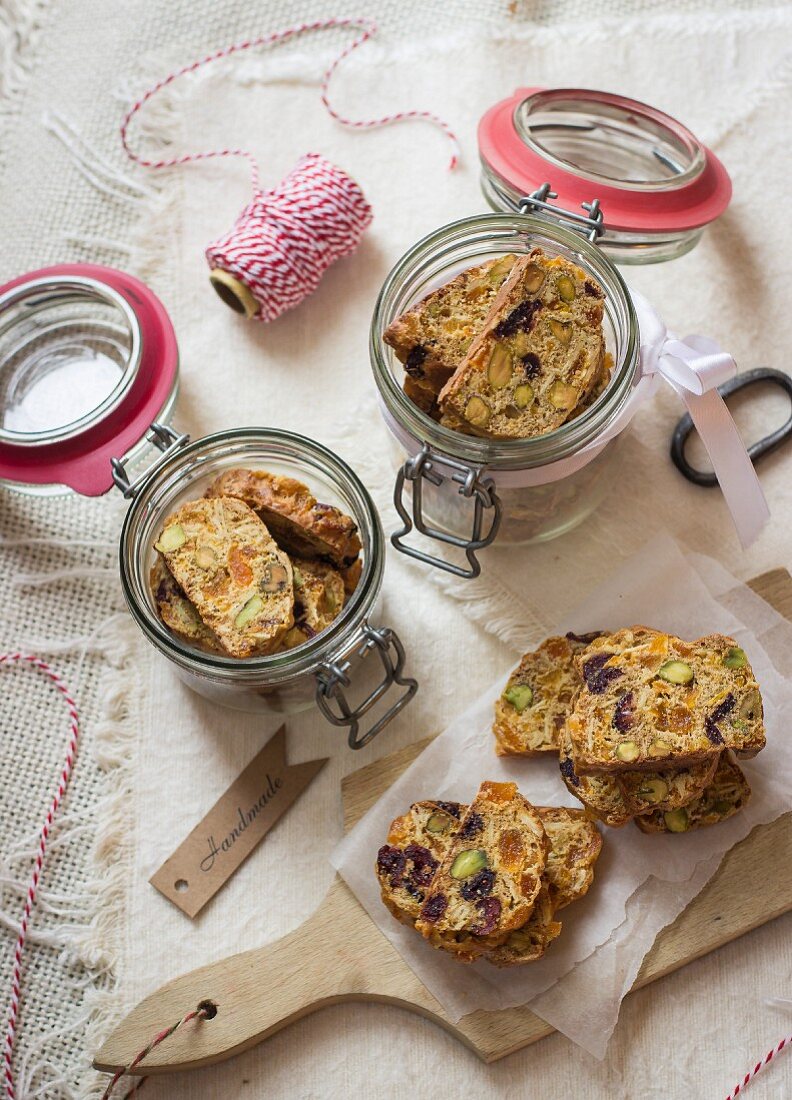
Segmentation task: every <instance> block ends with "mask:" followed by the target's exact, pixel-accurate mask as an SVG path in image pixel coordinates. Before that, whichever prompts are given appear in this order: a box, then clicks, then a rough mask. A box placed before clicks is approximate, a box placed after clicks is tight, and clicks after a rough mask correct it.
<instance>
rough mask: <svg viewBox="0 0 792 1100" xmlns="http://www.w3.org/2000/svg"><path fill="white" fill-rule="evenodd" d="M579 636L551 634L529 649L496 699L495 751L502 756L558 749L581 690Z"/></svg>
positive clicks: (581, 645) (582, 646)
mask: <svg viewBox="0 0 792 1100" xmlns="http://www.w3.org/2000/svg"><path fill="white" fill-rule="evenodd" d="M583 648H585V644H581V643H580V642H577V641H575V639H574V636H567V637H552V638H547V639H546V640H545V641H544V642H542V644H541V645H540V646H538V647H537V648H536V649H534V650H531V651H530V652H528V653H526V654H525V655H524V656H523V658H522V660H521V661H520V663H519V665H518V666H517V668H516V669H515V670H514V671H513V672H512V674H511V676H510V677H509V680H508V683H507V684H506V687H505V689H504V691H503V694H502V695H501V696H500V698H499V699H497V700H496V702H495V720H494V722H493V726H492V732H493V733H494V735H495V751H496V753H497V754H498V755H499V756H534V755H536V754H538V753H543V752H558V750H559V744H560V743H559V731H560V729H561V727H562V726H563V723H564V720H565V718H566V714H567V712H568V710H569V708H570V706H571V704H572V702H573V700H574V699H575V697H576V695H577V693H578V691H579V689H580V682H581V681H580V673H579V672H578V671H577V669H576V667H575V664H574V656H575V653H576V652H579V651H580V650H581V649H583Z"/></svg>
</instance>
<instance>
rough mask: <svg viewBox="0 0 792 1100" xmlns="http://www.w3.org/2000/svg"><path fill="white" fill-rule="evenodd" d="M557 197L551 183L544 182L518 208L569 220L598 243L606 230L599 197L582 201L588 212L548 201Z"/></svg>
mask: <svg viewBox="0 0 792 1100" xmlns="http://www.w3.org/2000/svg"><path fill="white" fill-rule="evenodd" d="M557 198H558V193H557V192H556V191H551V190H550V184H549V183H543V184H542V186H541V187H538V188H537V189H536V191H534V192H532V193H531V194H530V195H526V197H525V198H523V199H520V202H519V203H518V209H519V211H520V213H521V214H535V213H539V214H542V213H544V214H545V215H547V216H548V217H551V218H555V220H556V221H559V222H567V223H569V224H570V225H571V226H572V228H573V229H579V230H580V231H581V232H585V234H586V237H587V239H588V240H589V241H591V243H592V244H596V243H597V240H598V238H599V237H601V236H602V234H603V233H604V232H605V223H604V221H603V217H602V210H601V209H600V201H599V199H592V201H591V202H582V203H581V204H580V205H581V207H582V208H583V209H584V210H585V211H586V213H585V214H579V213H578V212H577V211H576V210H564V209H563V207H560V206H553V205H552V203H550V202H548V199H557Z"/></svg>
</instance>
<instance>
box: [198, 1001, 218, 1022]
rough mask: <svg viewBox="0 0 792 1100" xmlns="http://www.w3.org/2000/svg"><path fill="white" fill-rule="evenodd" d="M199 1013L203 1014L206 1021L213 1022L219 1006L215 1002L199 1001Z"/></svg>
mask: <svg viewBox="0 0 792 1100" xmlns="http://www.w3.org/2000/svg"><path fill="white" fill-rule="evenodd" d="M198 1011H199V1012H203V1014H204V1019H205V1020H213V1019H214V1018H215V1016H216V1015H217V1005H216V1004H215V1003H214V1001H199V1002H198Z"/></svg>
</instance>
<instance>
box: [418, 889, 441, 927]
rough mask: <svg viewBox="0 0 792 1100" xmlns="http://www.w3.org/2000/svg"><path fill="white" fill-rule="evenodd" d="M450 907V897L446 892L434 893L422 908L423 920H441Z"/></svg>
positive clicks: (434, 921)
mask: <svg viewBox="0 0 792 1100" xmlns="http://www.w3.org/2000/svg"><path fill="white" fill-rule="evenodd" d="M447 908H448V898H447V897H446V896H445V894H432V896H431V897H430V898H429V900H428V901H427V902H426V904H425V905H424V907H423V909H422V910H421V920H425V921H428V922H429V923H430V924H435V923H436V922H437V921H439V920H440V918H441V917H442V915H443V914H444V913H445V911H446V909H447Z"/></svg>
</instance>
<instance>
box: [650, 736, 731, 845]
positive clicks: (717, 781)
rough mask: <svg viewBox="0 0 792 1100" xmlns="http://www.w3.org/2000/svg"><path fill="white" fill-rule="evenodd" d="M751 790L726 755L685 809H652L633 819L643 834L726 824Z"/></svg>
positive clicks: (681, 807) (684, 830) (679, 831)
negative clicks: (708, 781) (701, 790)
mask: <svg viewBox="0 0 792 1100" xmlns="http://www.w3.org/2000/svg"><path fill="white" fill-rule="evenodd" d="M750 797H751V788H750V786H749V785H748V780H747V779H746V778H745V776H744V774H743V772H742V770H741V769H740V768H739V767H738V766H737V764H736V763H735V761H734V760H733V759H732V757H731V754H730V753H728V752H725V753H723V755H722V756H721V757H720V759H719V760H718V766H717V768H716V770H715V774H714V776H713V778H712V782H711V783H710V784H709V785H708V786H707V787H706V788H705V789H704V791H703V792H702V793H701V794H700V795H699V796H698V797H697V798H694V799H693V800H692V801H691V802H688V804H687V805H686V806H680V807H677V808H676V809H673V810H665V811H663V810H655V811H653V812H652V813H651V814H644V815H642V816H641V817H637V818H636V819H635V823H636V825H637V826H638V828H639V829H640V830H641V832H644V833H687V832H689V831H690V830H691V829H700V828H702V827H704V826H706V825H717V824H718V823H719V822H721V821H726V820H727V819H728V818H730V817H732V816H733V815H734V814H736V813H737V812H738V811H739V810H741V809H742V808H743V806H745V804H746V803H747V801H748V799H749V798H750Z"/></svg>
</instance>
